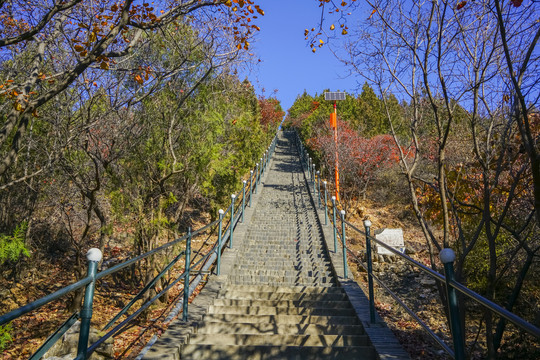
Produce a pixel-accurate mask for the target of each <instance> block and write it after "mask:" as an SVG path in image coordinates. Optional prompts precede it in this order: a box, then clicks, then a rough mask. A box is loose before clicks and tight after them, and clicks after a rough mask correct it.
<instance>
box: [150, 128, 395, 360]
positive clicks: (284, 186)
mask: <svg viewBox="0 0 540 360" xmlns="http://www.w3.org/2000/svg"><path fill="white" fill-rule="evenodd" d="M294 136H295V135H294V134H293V133H281V134H280V137H279V140H278V145H277V148H276V152H275V155H274V158H273V160H272V163H271V166H270V169H269V171H268V173H267V174H266V177H265V180H264V182H263V184H262V185H263V186H260V187H259V194H258V195H257V199H256V202H257V204H256V206H255V207H254V209H255V210H254V211H252V213H248V214H247V215H248V219H249V221H246V225H243V226H244V227H245V228H244V229H240V230H238V228H237V231H238V232H239V236H237V235H236V233H237V231H235V248H234V249H228V250H227V251H226V252H225V255H228V258H227V256H225V257H224V259H225V260H224V262H223V263H222V273H223V274H225V275H220V276H217V277H215V278H214V279H215V280H214V281H209V283H208V284H207V286H206V288H205V290H204V291H203V292H202V293H201V294H200V295H199V296H198V297H197V298H196V300H195V301H194V302H193V304H192V305H190V317H191V318H192V319H193V320H192V321H191V322H190V324H176V325H175V326H172V327H170V328H169V330H168V332H167V333H168V334H169V335H167V333H165V334H164V335H163V336H162V338H160V340H159V341H158V343H157V344H156V345H155V346H154V347H152V348H151V351H149V352H148V353H147V354H146V356H145V358H146V359H178V358H180V359H250V360H252V359H253V360H255V359H268V360H269V359H379V358H382V357H379V355H378V354H377V351H376V350H375V348H374V347H373V346H372V345H371V341H372V340H370V338H369V337H368V336H367V335H366V332H365V330H364V327H363V326H362V321H361V320H360V318H359V314H358V313H359V308H358V300H357V299H358V298H359V297H358V296H356V295H354V294H353V295H352V298H351V293H350V291H349V292H348V291H346V289H347V288H350V286H346V287H345V288H344V287H342V286H340V283H339V282H338V277H337V276H336V273H335V270H334V268H333V266H332V263H331V261H330V254H328V252H327V250H326V246H325V243H324V236H323V231H322V229H321V226H320V224H319V220H318V218H317V217H318V215H317V211H316V209H314V207H313V204H312V201H311V197H310V195H309V193H308V189H307V183H306V180H305V178H304V172H303V171H302V168H301V165H300V161H299V157H298V153H297V149H296V145H295V142H294ZM227 252H228V253H227ZM227 262H228V263H229V264H228V265H227V264H226V263H227ZM224 264H225V265H224ZM356 287H357V286H356ZM355 291H357V292H359V293H361V290H359V289H357V290H355ZM201 295H202V296H201ZM355 296H356V297H355ZM361 296H363V293H361ZM364 297H365V296H364ZM351 299H352V300H351ZM355 299H356V300H355ZM351 301H352V302H351ZM186 325H190V326H191V328H190V329H192V330H186ZM173 336H175V337H176V342H174V341H172V340H171V337H173ZM383 340H384V339H383ZM166 349H169V350H166ZM170 349H173V350H170ZM389 358H394V357H389Z"/></svg>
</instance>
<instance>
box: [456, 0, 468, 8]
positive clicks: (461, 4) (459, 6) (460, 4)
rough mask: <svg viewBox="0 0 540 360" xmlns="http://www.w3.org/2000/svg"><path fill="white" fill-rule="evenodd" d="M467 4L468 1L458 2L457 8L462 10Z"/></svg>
mask: <svg viewBox="0 0 540 360" xmlns="http://www.w3.org/2000/svg"><path fill="white" fill-rule="evenodd" d="M465 5H467V2H466V1H461V2H459V3H458V4H457V6H456V10H460V9H462V8H463V7H464V6H465Z"/></svg>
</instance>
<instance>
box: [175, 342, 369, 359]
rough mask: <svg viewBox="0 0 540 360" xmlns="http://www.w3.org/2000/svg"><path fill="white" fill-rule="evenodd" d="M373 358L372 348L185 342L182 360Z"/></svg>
mask: <svg viewBox="0 0 540 360" xmlns="http://www.w3.org/2000/svg"><path fill="white" fill-rule="evenodd" d="M188 359H189V360H191V359H192V360H195V359H197V360H200V359H205V360H226V359H229V360H240V359H242V360H277V359H288V360H304V359H306V360H307V359H309V360H330V359H332V360H337V359H340V360H353V359H354V360H375V359H377V354H376V353H375V350H374V349H373V348H372V347H368V346H350V347H320V346H312V347H306V346H223V345H219V346H216V345H200V344H198V345H187V346H185V347H184V349H183V351H182V360H188Z"/></svg>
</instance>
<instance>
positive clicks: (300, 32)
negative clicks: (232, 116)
mask: <svg viewBox="0 0 540 360" xmlns="http://www.w3.org/2000/svg"><path fill="white" fill-rule="evenodd" d="M259 4H260V5H261V8H262V9H263V10H264V12H265V16H263V17H260V18H259V19H258V20H257V25H259V26H260V28H261V31H260V32H259V34H258V35H257V39H256V41H254V42H253V43H252V47H251V50H253V52H254V53H255V55H256V56H257V58H259V59H261V62H260V63H259V65H258V66H257V67H256V68H254V69H253V70H252V71H251V72H250V73H249V74H247V76H248V79H249V80H250V81H251V82H252V84H253V85H254V86H255V87H256V89H257V90H258V92H259V93H260V91H261V89H262V88H264V89H265V90H266V95H267V96H268V95H270V94H271V93H272V91H273V90H274V89H278V90H279V91H278V93H277V98H278V99H279V100H281V105H282V107H283V109H284V110H287V109H288V108H289V107H291V105H292V104H293V103H294V100H295V99H296V97H297V95H300V94H302V93H303V92H304V89H305V90H306V91H307V92H308V93H309V94H315V93H321V92H322V91H323V90H324V89H326V88H328V89H330V90H332V91H337V90H341V91H347V92H348V93H356V89H357V88H358V84H357V80H359V81H361V82H362V83H363V80H362V79H355V78H354V77H350V76H349V77H347V69H346V68H345V67H344V66H343V64H341V63H340V62H339V61H338V60H337V59H335V57H334V55H332V53H331V52H330V51H329V50H328V49H327V48H326V47H322V48H320V49H317V52H316V53H315V54H314V53H312V51H311V48H310V47H309V44H308V43H307V41H306V40H305V38H304V29H306V28H309V29H311V28H312V27H316V26H317V24H318V21H319V20H320V17H321V11H320V8H319V7H318V2H317V1H315V0H266V1H260V2H259Z"/></svg>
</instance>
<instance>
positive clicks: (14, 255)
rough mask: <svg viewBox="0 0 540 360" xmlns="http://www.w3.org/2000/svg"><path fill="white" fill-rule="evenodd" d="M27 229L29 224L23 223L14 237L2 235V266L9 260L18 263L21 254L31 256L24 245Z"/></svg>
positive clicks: (0, 240)
mask: <svg viewBox="0 0 540 360" xmlns="http://www.w3.org/2000/svg"><path fill="white" fill-rule="evenodd" d="M27 229H28V223H27V222H26V221H23V222H22V223H20V224H19V225H18V226H17V227H16V228H15V230H14V231H13V235H4V234H0V265H1V264H4V263H5V262H6V261H8V260H9V261H17V260H18V259H19V258H20V257H21V254H22V255H25V256H30V253H29V252H28V249H27V248H26V246H25V244H24V242H25V238H26V230H27Z"/></svg>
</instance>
